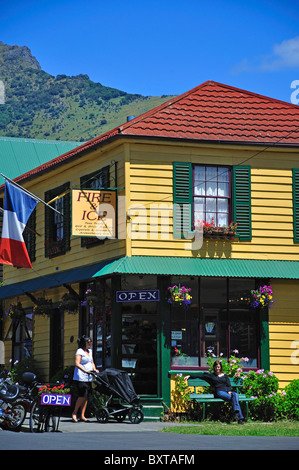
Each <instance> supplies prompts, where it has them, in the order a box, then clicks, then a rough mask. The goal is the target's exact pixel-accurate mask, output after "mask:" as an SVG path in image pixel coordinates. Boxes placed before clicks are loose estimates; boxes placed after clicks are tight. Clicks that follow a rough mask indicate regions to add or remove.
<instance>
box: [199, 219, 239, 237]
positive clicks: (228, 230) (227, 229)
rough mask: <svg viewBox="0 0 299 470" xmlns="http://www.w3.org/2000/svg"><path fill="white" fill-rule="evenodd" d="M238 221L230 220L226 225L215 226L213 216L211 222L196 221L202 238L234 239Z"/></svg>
mask: <svg viewBox="0 0 299 470" xmlns="http://www.w3.org/2000/svg"><path fill="white" fill-rule="evenodd" d="M237 225H238V223H236V224H235V223H234V222H231V223H230V224H229V225H228V226H221V227H220V226H218V227H217V226H216V225H215V223H214V218H213V217H212V222H206V221H205V220H202V221H198V227H199V228H200V229H201V228H202V231H203V238H210V239H214V240H234V238H235V236H236V231H237Z"/></svg>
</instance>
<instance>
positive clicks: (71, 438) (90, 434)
mask: <svg viewBox="0 0 299 470" xmlns="http://www.w3.org/2000/svg"><path fill="white" fill-rule="evenodd" d="M28 424H29V423H26V421H25V425H24V426H23V428H22V430H21V431H20V432H17V433H12V432H10V431H4V430H2V431H0V450H100V451H101V452H102V454H103V452H104V454H103V456H102V458H103V459H104V458H107V459H109V458H110V459H113V458H114V457H113V456H115V455H116V454H115V451H126V454H130V452H131V451H133V452H134V451H146V452H147V454H148V453H149V452H150V453H151V455H157V453H159V452H160V453H159V455H160V454H161V453H163V455H164V454H165V453H166V452H168V453H169V452H171V451H172V452H173V453H174V454H173V455H176V454H177V453H178V452H180V453H181V454H183V455H184V451H185V452H188V455H189V456H190V455H191V456H192V455H194V456H195V457H194V458H197V457H198V452H201V451H204V450H205V451H207V450H225V451H246V450H247V451H251V450H259V451H262V450H265V451H269V450H271V451H274V450H275V451H290V450H293V451H295V450H297V451H298V450H299V438H297V437H255V436H206V435H204V436H202V435H198V434H172V433H163V432H159V431H161V430H162V429H163V428H165V427H173V426H185V425H184V424H181V423H179V424H178V423H162V422H147V421H144V422H142V423H140V424H131V423H129V422H123V423H116V422H112V421H111V422H109V423H105V424H100V423H98V422H96V421H95V420H91V421H90V423H83V422H79V423H73V422H72V421H71V420H70V419H69V418H62V419H61V420H60V424H59V429H58V432H55V433H39V434H32V433H30V431H29V426H28ZM113 452H114V453H113ZM190 452H191V453H190ZM102 454H101V455H102ZM118 455H121V453H118ZM132 455H133V454H132ZM170 455H171V453H170ZM293 455H294V456H296V457H297V456H298V453H295V454H293ZM157 458H159V457H157ZM288 458H289V456H288ZM104 463H105V462H104ZM143 463H145V461H144V462H143ZM147 463H148V462H147ZM150 463H155V462H150ZM156 463H163V462H162V461H161V462H156ZM194 463H195V462H194ZM196 463H198V462H196Z"/></svg>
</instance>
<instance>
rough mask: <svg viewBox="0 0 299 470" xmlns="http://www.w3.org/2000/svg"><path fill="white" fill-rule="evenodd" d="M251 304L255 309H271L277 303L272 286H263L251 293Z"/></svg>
mask: <svg viewBox="0 0 299 470" xmlns="http://www.w3.org/2000/svg"><path fill="white" fill-rule="evenodd" d="M250 293H251V304H250V306H251V307H253V308H271V307H272V306H273V304H274V303H275V300H274V299H273V292H272V287H271V286H267V285H265V286H262V287H259V289H257V290H252V291H251V292H250Z"/></svg>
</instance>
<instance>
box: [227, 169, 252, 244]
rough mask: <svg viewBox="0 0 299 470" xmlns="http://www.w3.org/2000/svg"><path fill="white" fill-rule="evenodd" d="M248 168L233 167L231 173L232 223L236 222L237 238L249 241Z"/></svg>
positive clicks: (249, 178) (249, 172) (249, 200)
mask: <svg viewBox="0 0 299 470" xmlns="http://www.w3.org/2000/svg"><path fill="white" fill-rule="evenodd" d="M250 170H251V169H250V166H234V167H233V171H232V176H233V178H232V183H233V184H232V196H233V197H232V204H233V211H232V213H233V221H234V222H235V223H236V222H238V226H237V236H238V237H239V239H240V240H251V237H252V235H251V171H250Z"/></svg>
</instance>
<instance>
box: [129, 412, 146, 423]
mask: <svg viewBox="0 0 299 470" xmlns="http://www.w3.org/2000/svg"><path fill="white" fill-rule="evenodd" d="M143 418H144V414H143V411H142V410H140V409H139V408H132V409H131V410H130V411H129V420H130V421H131V423H132V424H139V423H141V421H142V420H143Z"/></svg>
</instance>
